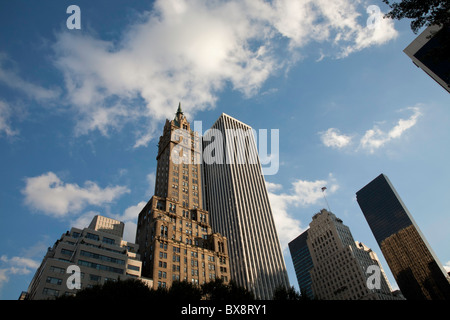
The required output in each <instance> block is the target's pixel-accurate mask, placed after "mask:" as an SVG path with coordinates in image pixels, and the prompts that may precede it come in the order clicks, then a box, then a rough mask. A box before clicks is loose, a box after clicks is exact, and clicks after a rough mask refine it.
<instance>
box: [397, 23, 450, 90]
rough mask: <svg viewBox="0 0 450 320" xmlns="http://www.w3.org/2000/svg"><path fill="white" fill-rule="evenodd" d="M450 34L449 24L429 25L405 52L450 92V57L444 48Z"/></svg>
mask: <svg viewBox="0 0 450 320" xmlns="http://www.w3.org/2000/svg"><path fill="white" fill-rule="evenodd" d="M449 36H450V27H449V26H445V27H444V26H438V25H432V26H429V27H427V28H426V29H425V30H424V31H423V32H422V33H421V34H420V35H419V36H418V37H417V38H416V39H414V41H413V42H411V43H410V44H409V45H408V46H407V47H406V48H405V50H403V52H404V53H406V55H408V57H410V58H411V60H412V62H413V63H414V64H415V65H416V66H417V67H419V68H421V69H422V70H423V71H425V73H426V74H427V75H429V76H430V77H431V78H433V79H434V80H435V81H436V82H437V83H439V84H440V85H441V86H442V88H444V89H445V90H447V92H449V93H450V59H449V57H448V54H447V53H446V52H445V49H444V44H445V42H446V41H448V38H449Z"/></svg>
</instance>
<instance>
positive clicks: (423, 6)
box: [383, 0, 450, 86]
mask: <svg viewBox="0 0 450 320" xmlns="http://www.w3.org/2000/svg"><path fill="white" fill-rule="evenodd" d="M383 2H384V3H386V4H387V5H388V6H389V7H390V8H391V11H390V12H388V13H387V14H385V16H384V17H385V18H391V19H397V20H401V19H404V18H408V19H412V20H411V30H412V31H413V32H414V33H415V34H417V33H418V32H419V30H420V29H421V28H422V27H428V26H432V25H436V26H439V27H440V29H439V30H438V31H434V32H431V33H430V35H428V36H427V38H428V39H432V40H430V41H433V47H432V48H430V49H429V50H428V52H427V53H426V54H425V55H424V56H423V57H422V59H426V60H428V61H430V63H432V64H434V65H435V68H441V66H442V65H446V64H447V65H448V63H449V59H450V0H402V1H401V2H395V3H393V2H392V1H391V0H383ZM447 70H448V69H447ZM442 80H444V81H445V82H446V83H447V85H449V86H450V72H446V74H444V75H443V76H442Z"/></svg>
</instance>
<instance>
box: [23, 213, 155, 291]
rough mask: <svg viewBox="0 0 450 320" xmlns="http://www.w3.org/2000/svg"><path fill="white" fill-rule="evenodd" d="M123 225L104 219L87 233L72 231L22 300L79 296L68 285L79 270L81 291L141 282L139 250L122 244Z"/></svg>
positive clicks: (50, 254) (51, 253)
mask: <svg viewBox="0 0 450 320" xmlns="http://www.w3.org/2000/svg"><path fill="white" fill-rule="evenodd" d="M123 227H124V223H123V222H120V221H118V220H114V219H110V218H107V217H103V216H95V217H94V218H93V220H92V222H91V224H90V225H89V227H87V228H84V229H78V228H72V229H71V230H70V231H67V232H66V233H65V234H63V235H62V236H61V238H60V239H59V240H58V241H56V242H55V244H54V245H53V247H51V248H49V249H48V251H47V254H46V255H45V257H44V259H43V261H42V263H41V265H40V266H39V268H38V269H37V271H36V273H35V275H34V277H33V279H32V280H31V283H30V285H29V287H28V291H27V292H26V294H22V296H21V299H27V300H47V299H55V298H56V297H59V296H63V295H73V294H76V291H77V289H74V288H73V289H71V288H69V285H68V283H67V281H68V279H69V277H70V276H72V271H70V269H69V267H71V266H76V267H79V268H80V269H79V270H80V282H81V289H84V288H89V287H92V286H94V285H97V284H104V283H105V282H106V281H117V280H118V279H121V280H125V279H127V278H139V279H141V280H142V281H144V282H145V283H146V284H147V285H149V286H151V281H150V280H148V279H143V278H141V265H142V263H141V261H140V259H139V255H138V254H137V251H138V246H137V245H136V244H134V243H130V242H127V241H124V240H122V236H123Z"/></svg>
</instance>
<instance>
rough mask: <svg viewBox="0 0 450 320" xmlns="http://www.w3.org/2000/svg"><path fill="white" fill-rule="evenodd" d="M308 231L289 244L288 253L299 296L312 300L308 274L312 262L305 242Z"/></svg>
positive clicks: (309, 274)
mask: <svg viewBox="0 0 450 320" xmlns="http://www.w3.org/2000/svg"><path fill="white" fill-rule="evenodd" d="M308 230H309V229H307V230H306V231H304V232H303V233H302V234H300V235H299V236H298V237H297V238H295V239H294V240H292V241H291V242H289V252H290V253H291V257H292V263H293V264H294V270H295V275H296V277H297V282H298V286H299V288H300V294H301V295H302V296H303V295H305V296H306V297H307V298H309V299H313V298H314V295H313V292H312V288H311V273H310V271H311V269H312V267H313V261H312V258H311V253H310V252H309V249H308V244H307V242H306V240H307V238H308Z"/></svg>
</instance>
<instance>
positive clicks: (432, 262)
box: [356, 174, 450, 300]
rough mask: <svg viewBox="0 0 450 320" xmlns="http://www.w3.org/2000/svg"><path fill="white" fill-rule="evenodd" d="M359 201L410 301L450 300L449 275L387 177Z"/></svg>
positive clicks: (365, 191)
mask: <svg viewBox="0 0 450 320" xmlns="http://www.w3.org/2000/svg"><path fill="white" fill-rule="evenodd" d="M356 197H357V201H358V204H359V206H360V207H361V210H362V212H363V214H364V216H365V217H366V220H367V222H368V224H369V226H370V228H371V230H372V232H373V234H374V236H375V239H376V240H377V242H378V245H379V246H380V248H381V251H382V253H383V255H384V257H385V259H386V262H387V263H388V265H389V267H390V269H391V271H392V273H393V275H394V278H395V280H396V282H397V284H398V286H399V288H400V290H401V291H402V293H403V295H404V296H405V298H406V299H414V300H422V299H450V285H449V279H448V275H447V274H446V272H445V270H444V268H443V267H442V264H441V263H440V262H439V260H438V258H437V256H436V255H435V253H434V252H433V250H432V248H431V246H430V245H429V244H428V242H427V240H426V239H425V237H424V236H423V234H422V232H421V231H420V229H419V227H418V226H417V224H416V222H415V221H414V219H413V217H412V216H411V214H410V212H409V211H408V209H407V208H406V206H405V204H404V203H403V201H402V200H401V198H400V196H399V195H398V193H397V191H396V190H395V189H394V187H393V185H392V184H391V182H390V181H389V179H388V177H387V176H385V175H384V174H381V175H379V176H378V177H377V178H375V179H374V180H373V181H371V182H370V183H369V184H368V185H366V186H365V187H364V188H362V189H361V190H359V191H358V192H357V193H356Z"/></svg>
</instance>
